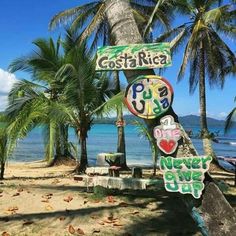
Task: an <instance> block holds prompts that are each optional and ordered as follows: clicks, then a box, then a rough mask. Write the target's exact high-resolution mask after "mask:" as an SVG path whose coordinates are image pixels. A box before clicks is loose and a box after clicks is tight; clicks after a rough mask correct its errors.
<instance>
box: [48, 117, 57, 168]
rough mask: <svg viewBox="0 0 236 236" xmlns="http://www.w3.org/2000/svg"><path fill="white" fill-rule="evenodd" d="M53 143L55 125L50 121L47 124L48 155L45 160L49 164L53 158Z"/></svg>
mask: <svg viewBox="0 0 236 236" xmlns="http://www.w3.org/2000/svg"><path fill="white" fill-rule="evenodd" d="M54 143H55V125H54V123H53V122H52V121H50V125H49V155H48V159H47V162H48V163H49V164H50V163H51V162H52V160H53V158H54Z"/></svg>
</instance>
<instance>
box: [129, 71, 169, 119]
mask: <svg viewBox="0 0 236 236" xmlns="http://www.w3.org/2000/svg"><path fill="white" fill-rule="evenodd" d="M172 100H173V89H172V87H171V85H170V84H169V83H168V81H166V80H165V79H164V78H162V77H160V76H154V75H147V76H139V77H138V78H137V80H135V81H134V82H133V83H132V84H130V85H129V86H128V87H127V89H126V93H125V103H126V105H127V107H128V109H129V110H130V112H132V113H133V114H134V115H136V116H139V117H141V118H145V119H154V118H156V117H158V116H160V115H161V114H163V113H164V112H166V111H167V110H168V109H169V108H170V106H171V104H172Z"/></svg>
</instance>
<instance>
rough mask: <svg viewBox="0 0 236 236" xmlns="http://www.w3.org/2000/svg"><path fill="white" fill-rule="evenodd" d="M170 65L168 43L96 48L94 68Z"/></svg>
mask: <svg viewBox="0 0 236 236" xmlns="http://www.w3.org/2000/svg"><path fill="white" fill-rule="evenodd" d="M166 66H171V54H170V45H169V43H153V44H132V45H121V46H105V47H102V48H98V51H97V62H96V70H134V69H147V68H162V67H166Z"/></svg>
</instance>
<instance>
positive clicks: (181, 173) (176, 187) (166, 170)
mask: <svg viewBox="0 0 236 236" xmlns="http://www.w3.org/2000/svg"><path fill="white" fill-rule="evenodd" d="M211 161H212V157H211V156H202V157H196V156H195V157H183V158H173V157H161V159H160V169H161V171H162V172H163V178H164V182H165V189H166V190H167V191H168V192H180V193H182V194H192V195H193V197H195V198H200V197H201V194H202V190H203V189H204V183H203V180H204V174H205V172H207V171H208V169H209V165H210V162H211Z"/></svg>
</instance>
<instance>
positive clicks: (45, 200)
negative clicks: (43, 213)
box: [41, 199, 49, 203]
mask: <svg viewBox="0 0 236 236" xmlns="http://www.w3.org/2000/svg"><path fill="white" fill-rule="evenodd" d="M41 202H46V203H49V201H48V199H43V200H42V201H41Z"/></svg>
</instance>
